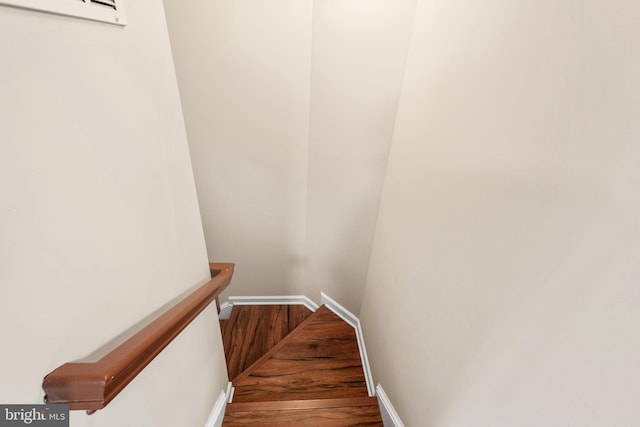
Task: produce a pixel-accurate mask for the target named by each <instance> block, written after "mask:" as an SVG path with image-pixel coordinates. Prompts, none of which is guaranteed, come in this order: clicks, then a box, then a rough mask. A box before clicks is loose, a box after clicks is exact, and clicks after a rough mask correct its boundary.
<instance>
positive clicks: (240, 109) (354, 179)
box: [165, 0, 415, 312]
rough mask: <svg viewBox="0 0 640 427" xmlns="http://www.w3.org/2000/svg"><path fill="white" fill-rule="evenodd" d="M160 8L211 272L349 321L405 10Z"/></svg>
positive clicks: (387, 135)
mask: <svg viewBox="0 0 640 427" xmlns="http://www.w3.org/2000/svg"><path fill="white" fill-rule="evenodd" d="M200 3H201V2H194V1H191V2H185V1H177V0H175V1H172V0H165V6H166V9H167V16H168V22H169V29H170V33H171V41H172V48H173V53H174V58H175V61H176V70H177V74H178V82H179V86H180V92H181V99H182V103H183V108H184V111H185V120H186V123H187V132H188V134H189V144H190V149H191V153H192V158H193V164H194V170H195V177H196V184H197V187H198V195H199V199H200V206H201V211H202V216H203V222H204V229H205V235H206V241H207V247H208V251H209V257H210V259H212V260H232V261H235V262H236V263H237V267H238V268H237V269H236V276H237V277H236V279H235V283H234V288H233V289H232V290H231V291H230V292H232V293H234V294H238V295H266V294H296V293H304V294H306V295H308V296H310V297H312V298H313V299H315V300H316V301H319V300H320V292H321V291H325V292H328V293H329V294H330V295H332V296H334V297H335V298H336V299H338V300H340V301H341V302H342V303H343V304H344V305H345V306H347V307H348V308H349V309H351V310H353V311H354V312H357V311H358V310H359V306H360V300H361V294H362V288H363V286H364V282H365V277H366V272H367V267H368V260H369V252H370V249H371V241H372V238H373V230H374V227H375V219H376V215H377V210H378V203H379V199H380V191H381V186H382V180H383V177H384V170H385V167H386V159H387V154H388V149H389V142H390V141H391V134H392V129H393V122H394V117H395V110H396V106H397V103H398V97H399V92H400V84H401V79H402V72H403V68H404V62H405V58H406V52H407V49H408V40H409V32H410V28H411V21H412V17H413V8H414V4H415V0H403V1H396V2H388V1H361V0H348V1H333V0H332V1H321V0H317V1H312V0H304V1H299V0H296V1H291V0H277V1H272V2H263V1H254V0H247V1H231V0H216V1H211V2H206V3H205V4H200Z"/></svg>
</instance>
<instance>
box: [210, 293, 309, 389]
mask: <svg viewBox="0 0 640 427" xmlns="http://www.w3.org/2000/svg"><path fill="white" fill-rule="evenodd" d="M311 314H312V311H311V310H309V309H308V308H306V307H305V306H303V305H236V306H234V307H233V309H232V310H231V316H230V317H229V319H228V320H225V321H220V328H221V331H222V341H223V343H224V353H225V356H226V359H227V371H228V374H229V378H231V379H232V380H233V379H234V378H235V377H236V376H238V375H239V374H240V373H241V372H242V371H244V370H245V369H247V368H248V367H249V366H251V365H252V364H253V363H255V362H256V360H258V359H260V357H262V356H263V355H264V354H265V353H267V352H269V350H271V349H272V348H273V347H275V346H276V344H278V343H279V342H280V341H281V340H282V339H283V338H284V337H286V336H287V335H288V334H289V333H290V332H291V331H293V330H294V329H295V328H296V327H297V326H298V325H299V324H300V323H302V322H303V321H304V319H306V318H307V317H309V316H310V315H311Z"/></svg>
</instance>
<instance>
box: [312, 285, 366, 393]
mask: <svg viewBox="0 0 640 427" xmlns="http://www.w3.org/2000/svg"><path fill="white" fill-rule="evenodd" d="M321 296H322V303H323V304H324V305H326V306H327V308H328V309H329V310H331V311H333V312H334V313H335V314H336V315H337V316H338V317H340V318H341V319H342V320H344V321H345V322H347V323H348V324H349V325H351V327H353V328H354V329H355V330H356V338H357V339H358V349H359V350H360V360H361V361H362V369H363V370H364V378H365V380H366V383H367V391H368V393H369V396H375V393H376V392H375V387H374V385H373V374H372V373H371V366H370V365H369V357H368V356H367V348H366V346H365V345H364V334H363V333H362V326H361V325H360V319H358V317H356V316H355V315H354V314H353V313H351V312H350V311H349V310H347V309H346V308H344V307H343V306H342V305H340V304H338V302H337V301H336V300H334V299H333V298H331V297H330V296H328V295H327V294H325V293H324V292H322V293H321Z"/></svg>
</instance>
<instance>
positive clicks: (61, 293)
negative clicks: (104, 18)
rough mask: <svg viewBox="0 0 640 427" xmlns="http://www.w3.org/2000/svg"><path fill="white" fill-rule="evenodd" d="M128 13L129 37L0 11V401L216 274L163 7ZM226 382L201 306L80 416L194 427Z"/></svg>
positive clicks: (100, 27) (33, 391)
mask: <svg viewBox="0 0 640 427" xmlns="http://www.w3.org/2000/svg"><path fill="white" fill-rule="evenodd" d="M127 6H128V7H127V12H128V13H127V15H128V21H129V25H128V26H127V27H126V28H120V27H116V26H112V25H107V24H100V23H92V22H89V21H84V20H79V19H71V18H64V17H59V16H53V15H47V14H41V13H37V12H30V11H25V10H19V9H14V8H8V7H4V6H3V7H0V39H1V40H3V41H2V42H1V43H0V57H2V66H1V67H0V94H1V96H0V117H1V119H0V141H2V143H1V144H0V289H1V292H2V297H1V298H0V329H1V336H2V350H1V353H2V364H1V365H0V378H1V380H0V402H3V403H38V402H41V399H42V391H41V388H40V386H41V382H42V378H43V376H44V375H45V374H47V373H48V372H49V371H51V370H53V369H54V368H56V367H57V366H59V365H60V364H62V363H64V362H67V361H71V360H75V359H79V358H82V357H84V356H86V355H87V354H89V353H91V352H92V351H94V350H95V349H96V348H98V347H99V346H101V345H102V344H103V343H105V342H107V341H108V340H109V339H111V338H112V337H114V336H116V335H118V334H119V333H120V332H122V331H123V330H125V329H126V328H128V327H129V326H130V325H132V324H133V323H135V322H137V321H138V320H140V319H142V318H144V317H145V316H146V315H147V314H149V313H151V312H152V311H154V310H155V309H156V308H158V307H160V306H161V305H163V304H164V303H165V302H167V301H169V300H170V299H172V298H173V297H175V296H176V295H178V294H180V293H182V292H183V291H184V290H186V289H188V288H190V287H192V286H195V285H198V284H201V283H203V282H204V281H205V280H206V279H207V276H208V271H207V265H206V262H207V258H206V251H205V245H204V240H203V235H202V229H201V223H200V218H199V214H198V205H197V201H196V194H195V187H194V183H193V176H192V172H191V164H190V159H189V153H188V150H187V142H186V135H185V129H184V124H183V121H182V114H181V109H180V102H179V96H178V89H177V85H176V78H175V74H174V69H173V62H172V58H171V51H170V47H169V40H168V35H167V29H166V24H165V18H164V12H163V8H162V4H161V3H158V2H153V1H149V0H140V1H134V2H128V4H127ZM226 382H227V378H226V370H225V367H224V358H223V354H222V349H221V344H220V337H219V332H218V328H217V318H216V314H215V311H211V309H208V310H207V311H206V312H205V313H203V315H201V316H200V317H198V318H197V319H196V320H195V321H194V323H193V324H192V326H190V327H189V328H188V329H187V331H186V332H185V335H184V336H181V337H179V338H178V339H177V340H176V341H175V342H174V343H172V344H171V345H170V346H169V347H168V348H167V349H166V350H165V352H164V353H163V354H162V355H161V356H159V358H158V359H156V361H154V362H153V363H152V364H151V365H150V366H149V367H148V368H147V370H146V371H145V372H143V373H142V374H141V375H140V376H139V377H138V378H137V379H135V380H134V381H133V383H131V384H130V386H129V387H128V388H127V389H126V390H125V391H124V392H123V393H122V394H121V395H120V396H118V397H117V398H116V399H115V400H114V401H113V403H112V404H111V405H110V406H109V407H107V409H105V410H103V411H101V412H99V413H98V414H96V415H93V416H91V417H87V416H86V415H85V414H84V413H74V417H73V419H72V422H73V425H74V426H83V425H84V426H88V425H91V426H114V425H136V426H149V427H151V426H154V427H157V426H166V427H175V426H176V425H189V426H201V425H204V423H205V421H206V419H207V416H208V414H209V411H210V409H211V407H212V405H213V403H214V401H215V399H216V398H217V396H218V394H219V393H220V391H221V390H222V389H223V388H224V387H225V386H226ZM167 384H168V385H167ZM177 417H184V418H181V420H182V421H180V422H178V421H177Z"/></svg>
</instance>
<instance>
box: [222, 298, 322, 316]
mask: <svg viewBox="0 0 640 427" xmlns="http://www.w3.org/2000/svg"><path fill="white" fill-rule="evenodd" d="M296 304H299V305H304V306H305V307H307V308H308V309H309V310H311V311H316V310H317V309H318V304H316V303H315V302H313V301H312V300H311V299H309V298H307V297H306V296H304V295H278V296H246V297H237V296H235V297H234V296H231V297H229V299H228V300H227V301H226V302H225V303H224V304H222V305H221V306H220V314H222V311H223V309H226V308H227V307H229V306H230V307H233V306H234V305H296ZM229 310H230V309H229Z"/></svg>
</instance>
